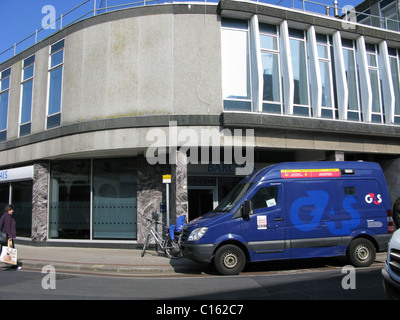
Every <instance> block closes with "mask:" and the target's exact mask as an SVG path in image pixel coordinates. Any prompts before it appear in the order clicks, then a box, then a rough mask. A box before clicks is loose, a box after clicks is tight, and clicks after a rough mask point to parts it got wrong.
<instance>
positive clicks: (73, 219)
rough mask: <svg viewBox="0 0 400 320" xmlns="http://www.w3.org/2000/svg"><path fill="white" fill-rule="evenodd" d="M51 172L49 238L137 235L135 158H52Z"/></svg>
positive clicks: (119, 237)
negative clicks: (70, 159)
mask: <svg viewBox="0 0 400 320" xmlns="http://www.w3.org/2000/svg"><path fill="white" fill-rule="evenodd" d="M50 174H51V185H50V190H51V195H50V216H49V230H50V238H52V239H90V240H95V239H106V240H110V239H124V240H135V239H136V238H137V228H136V221H137V220H136V218H137V216H136V181H137V171H136V162H135V160H134V159H131V158H127V159H95V160H93V161H91V160H72V161H54V162H52V163H51V173H50Z"/></svg>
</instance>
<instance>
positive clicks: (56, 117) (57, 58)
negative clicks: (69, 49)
mask: <svg viewBox="0 0 400 320" xmlns="http://www.w3.org/2000/svg"><path fill="white" fill-rule="evenodd" d="M63 63H64V40H61V41H59V42H57V43H56V44H54V45H52V46H51V48H50V63H49V94H48V110H47V129H49V128H52V127H56V126H59V125H60V122H61V117H60V114H61V98H62V77H63Z"/></svg>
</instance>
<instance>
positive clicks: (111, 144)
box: [0, 0, 400, 246]
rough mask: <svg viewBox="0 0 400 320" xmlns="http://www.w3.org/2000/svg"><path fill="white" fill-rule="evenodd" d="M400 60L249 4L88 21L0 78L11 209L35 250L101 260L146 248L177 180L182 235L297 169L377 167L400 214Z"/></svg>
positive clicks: (313, 20)
mask: <svg viewBox="0 0 400 320" xmlns="http://www.w3.org/2000/svg"><path fill="white" fill-rule="evenodd" d="M399 49H400V33H398V32H395V31H392V30H387V29H383V28H380V27H379V28H378V27H372V26H366V25H362V24H359V23H353V22H347V21H343V20H341V19H338V18H335V17H333V16H326V15H322V14H316V13H310V12H303V11H299V10H295V9H288V8H284V7H279V6H275V5H269V4H264V3H259V2H248V1H231V0H221V1H220V2H219V3H209V2H207V3H198V2H197V3H172V4H159V5H151V6H139V7H134V8H127V9H123V10H119V11H113V12H109V13H104V14H99V15H96V16H93V17H91V18H88V19H85V20H82V21H79V22H77V23H75V24H73V25H71V26H68V27H66V28H64V29H62V30H60V31H58V32H57V33H55V34H53V35H52V36H51V37H49V38H46V39H44V40H42V41H40V42H38V43H37V44H35V45H34V46H32V47H30V48H29V49H27V50H25V51H23V52H21V53H19V54H18V55H16V56H14V57H13V58H11V59H9V60H7V61H5V62H3V63H1V64H0V75H1V76H0V87H1V91H0V140H1V142H0V166H1V167H0V169H1V171H0V182H1V183H0V191H1V192H0V197H1V198H0V203H1V205H2V206H3V205H5V204H6V203H8V202H12V203H13V204H14V205H15V206H16V213H15V218H16V220H17V227H18V237H19V239H23V240H27V241H32V242H35V243H39V244H44V243H46V244H57V243H74V244H76V243H79V244H83V245H87V246H90V245H99V244H101V245H136V244H141V243H142V242H143V240H144V236H145V232H146V223H145V222H144V219H143V217H150V216H151V215H152V213H153V212H160V209H161V208H162V207H164V206H163V205H161V204H162V203H165V202H167V201H166V187H167V186H166V184H164V183H163V180H162V177H163V175H165V174H171V176H172V181H171V183H170V184H169V185H168V187H169V195H170V197H169V201H168V203H169V209H170V210H169V214H170V217H171V221H172V222H174V219H175V217H176V216H180V215H182V214H185V215H187V216H188V218H189V219H190V220H191V219H193V218H195V217H197V216H199V215H200V214H202V213H204V212H206V211H207V210H209V209H211V208H212V207H213V206H215V205H216V204H217V203H218V201H220V200H221V199H222V197H223V196H224V195H226V193H227V192H228V191H229V190H230V189H231V188H232V187H233V185H234V184H235V183H237V182H238V181H240V179H241V177H242V176H243V175H244V174H246V170H244V169H245V168H247V169H248V167H249V166H248V165H250V166H251V169H252V168H253V167H256V168H257V167H260V166H264V165H267V164H271V163H277V162H282V161H300V160H301V161H304V160H305V161H308V160H321V161H324V160H332V159H334V160H338V161H341V160H370V161H377V162H379V163H380V164H381V165H382V167H383V168H384V171H385V174H386V176H387V182H388V185H389V188H390V191H391V197H392V201H393V202H394V201H395V199H396V198H397V197H399V196H400V181H399V179H398V172H399V167H400V162H399V154H400V140H399V137H398V135H399V133H400V127H399V124H400V89H399V88H400V82H399V81H400V80H399V79H400V78H399ZM242 169H243V170H242ZM162 217H163V219H164V221H165V219H166V214H165V213H164V214H163V215H162Z"/></svg>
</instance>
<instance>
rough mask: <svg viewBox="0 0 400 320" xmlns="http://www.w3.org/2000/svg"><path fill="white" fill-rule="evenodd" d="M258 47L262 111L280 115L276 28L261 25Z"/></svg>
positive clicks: (278, 59)
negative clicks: (260, 66)
mask: <svg viewBox="0 0 400 320" xmlns="http://www.w3.org/2000/svg"><path fill="white" fill-rule="evenodd" d="M259 29H260V47H261V61H262V70H263V83H264V86H263V111H264V112H270V113H279V114H280V113H281V104H280V102H281V87H280V86H281V83H280V82H281V81H280V79H281V76H280V64H279V61H280V56H279V41H278V34H277V27H276V26H274V25H268V24H264V23H261V24H260V26H259Z"/></svg>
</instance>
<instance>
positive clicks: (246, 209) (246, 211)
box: [242, 200, 253, 220]
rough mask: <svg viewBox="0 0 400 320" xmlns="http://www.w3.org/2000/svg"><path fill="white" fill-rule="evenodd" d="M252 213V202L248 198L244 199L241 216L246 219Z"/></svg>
mask: <svg viewBox="0 0 400 320" xmlns="http://www.w3.org/2000/svg"><path fill="white" fill-rule="evenodd" d="M252 213H253V203H252V202H251V201H249V200H246V201H245V202H244V203H243V206H242V218H243V219H244V220H248V219H249V218H250V215H251V214H252Z"/></svg>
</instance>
